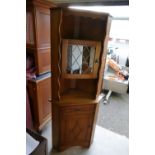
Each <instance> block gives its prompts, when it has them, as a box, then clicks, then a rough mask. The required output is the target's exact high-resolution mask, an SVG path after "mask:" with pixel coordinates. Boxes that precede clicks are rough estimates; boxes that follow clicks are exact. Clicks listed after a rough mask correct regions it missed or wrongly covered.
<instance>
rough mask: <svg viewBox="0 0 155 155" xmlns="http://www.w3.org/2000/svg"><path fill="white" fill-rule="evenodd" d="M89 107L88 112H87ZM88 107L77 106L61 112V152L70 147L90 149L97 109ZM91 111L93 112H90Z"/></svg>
mask: <svg viewBox="0 0 155 155" xmlns="http://www.w3.org/2000/svg"><path fill="white" fill-rule="evenodd" d="M82 107H83V108H82ZM87 107H88V110H87V111H86V108H87ZM87 107H86V108H85V106H81V107H78V106H77V107H76V106H75V107H73V108H66V110H65V109H64V110H61V114H60V115H61V123H60V150H61V149H62V150H63V149H64V148H67V147H68V146H76V145H81V146H85V147H88V146H89V145H90V140H91V132H92V127H93V118H94V110H95V109H94V107H91V106H90V108H89V106H87ZM90 109H91V111H89V110H90ZM67 111H68V113H67Z"/></svg>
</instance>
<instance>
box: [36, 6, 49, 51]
mask: <svg viewBox="0 0 155 155" xmlns="http://www.w3.org/2000/svg"><path fill="white" fill-rule="evenodd" d="M36 29H37V31H36V33H37V47H38V48H41V49H43V48H49V47H50V9H47V8H42V7H36Z"/></svg>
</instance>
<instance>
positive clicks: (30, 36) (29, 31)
mask: <svg viewBox="0 0 155 155" xmlns="http://www.w3.org/2000/svg"><path fill="white" fill-rule="evenodd" d="M26 44H27V45H29V46H32V45H34V23H33V13H32V11H27V12H26Z"/></svg>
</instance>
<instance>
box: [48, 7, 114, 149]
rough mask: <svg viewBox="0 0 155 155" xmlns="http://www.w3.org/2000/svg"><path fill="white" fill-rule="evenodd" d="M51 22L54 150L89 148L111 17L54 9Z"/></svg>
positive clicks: (95, 117)
mask: <svg viewBox="0 0 155 155" xmlns="http://www.w3.org/2000/svg"><path fill="white" fill-rule="evenodd" d="M51 19H52V20H53V21H54V22H52V23H51V40H52V41H51V50H52V53H51V70H52V73H53V76H52V140H53V147H54V148H55V149H57V150H58V151H62V150H64V149H67V148H69V147H71V146H82V147H89V146H90V145H91V143H92V141H93V135H94V131H95V124H96V119H97V113H98V106H99V101H100V99H101V97H102V96H101V94H100V92H101V87H102V78H103V73H104V66H105V61H106V54H107V42H108V39H109V31H110V25H111V16H110V15H109V14H107V13H95V12H90V11H76V10H71V9H62V8H53V9H51Z"/></svg>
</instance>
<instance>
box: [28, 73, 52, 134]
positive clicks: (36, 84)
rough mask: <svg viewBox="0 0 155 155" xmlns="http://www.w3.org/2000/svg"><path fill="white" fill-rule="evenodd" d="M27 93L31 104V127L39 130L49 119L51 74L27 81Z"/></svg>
mask: <svg viewBox="0 0 155 155" xmlns="http://www.w3.org/2000/svg"><path fill="white" fill-rule="evenodd" d="M27 86H28V93H29V99H30V104H31V111H32V117H33V125H34V128H35V130H38V131H39V130H41V129H42V128H43V126H44V125H45V124H46V123H47V122H48V121H49V120H50V119H51V102H49V100H50V99H51V74H50V73H48V74H45V75H42V76H40V77H38V78H37V79H36V80H29V81H28V84H27Z"/></svg>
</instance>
